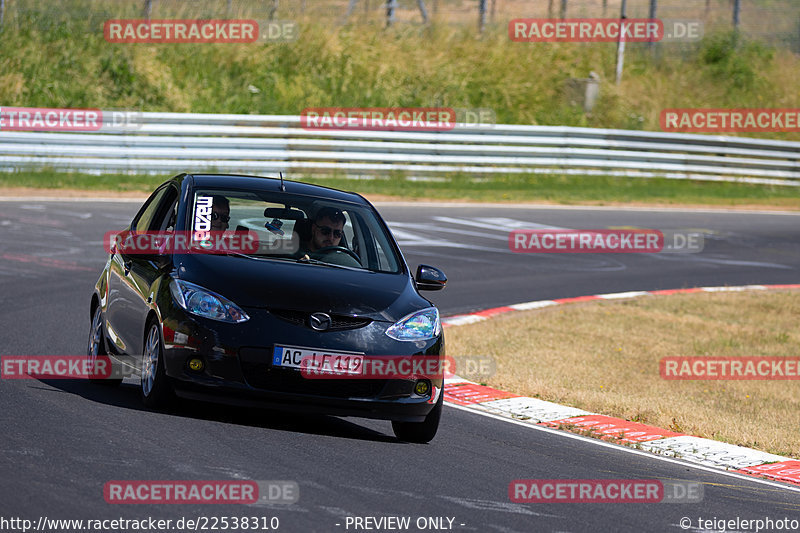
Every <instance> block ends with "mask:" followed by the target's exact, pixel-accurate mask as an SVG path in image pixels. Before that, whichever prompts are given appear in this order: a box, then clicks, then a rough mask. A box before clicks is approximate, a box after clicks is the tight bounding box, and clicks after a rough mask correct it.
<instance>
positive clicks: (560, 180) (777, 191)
mask: <svg viewBox="0 0 800 533" xmlns="http://www.w3.org/2000/svg"><path fill="white" fill-rule="evenodd" d="M169 176H170V175H169V174H164V175H157V176H145V175H127V174H107V175H99V176H98V175H93V174H82V173H64V172H55V171H48V170H44V171H19V172H6V173H0V195H2V191H3V189H4V188H6V189H8V188H12V187H31V188H35V189H85V190H87V191H96V192H106V191H108V192H127V191H138V192H142V193H149V192H151V191H152V190H153V189H154V188H155V187H156V186H157V185H158V184H160V183H162V182H163V181H164V180H166V179H167V178H168V177H169ZM299 181H305V182H308V183H317V184H320V185H324V186H326V187H333V188H336V189H343V190H349V191H357V192H359V193H361V194H365V195H367V196H378V195H380V196H385V197H392V198H402V199H408V200H445V201H447V200H453V201H456V200H463V201H473V202H539V203H555V204H584V205H622V204H629V205H636V204H641V205H674V206H712V207H757V208H767V209H775V208H778V209H788V210H797V209H800V191H798V189H797V187H786V186H770V185H749V184H745V183H727V182H714V183H712V182H697V181H685V180H671V179H664V178H619V177H598V176H556V175H551V176H545V175H536V176H532V175H515V174H511V175H500V176H494V177H492V178H475V177H474V176H463V175H452V176H448V177H446V178H445V179H444V181H409V180H407V179H405V178H404V177H402V176H395V177H390V178H382V179H370V180H365V179H348V178H345V177H335V176H333V177H303V178H300V179H299Z"/></svg>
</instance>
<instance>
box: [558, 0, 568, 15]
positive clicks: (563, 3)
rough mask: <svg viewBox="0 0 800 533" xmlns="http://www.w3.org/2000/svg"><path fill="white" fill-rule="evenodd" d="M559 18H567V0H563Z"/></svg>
mask: <svg viewBox="0 0 800 533" xmlns="http://www.w3.org/2000/svg"><path fill="white" fill-rule="evenodd" d="M558 18H561V19H565V18H567V0H561V10H560V12H559V15H558Z"/></svg>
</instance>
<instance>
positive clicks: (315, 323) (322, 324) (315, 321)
mask: <svg viewBox="0 0 800 533" xmlns="http://www.w3.org/2000/svg"><path fill="white" fill-rule="evenodd" d="M308 324H309V325H310V326H311V329H314V330H317V331H325V330H326V329H328V328H330V327H331V317H330V316H329V315H327V314H325V313H314V314H312V315H311V316H309V317H308Z"/></svg>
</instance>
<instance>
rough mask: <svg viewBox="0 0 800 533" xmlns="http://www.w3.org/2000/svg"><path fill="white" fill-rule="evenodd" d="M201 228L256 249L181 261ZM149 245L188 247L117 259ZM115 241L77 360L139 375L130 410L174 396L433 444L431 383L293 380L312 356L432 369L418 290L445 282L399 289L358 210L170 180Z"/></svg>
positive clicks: (224, 181) (404, 279)
mask: <svg viewBox="0 0 800 533" xmlns="http://www.w3.org/2000/svg"><path fill="white" fill-rule="evenodd" d="M209 230H218V233H220V234H222V235H224V236H225V237H228V236H236V235H238V236H241V235H245V236H249V237H252V238H253V239H252V241H253V242H257V245H256V246H255V247H254V248H253V247H251V248H250V249H248V250H246V251H242V250H241V249H236V250H234V249H227V248H226V247H224V246H223V247H222V250H220V249H215V252H214V253H194V252H195V250H193V249H192V247H193V246H194V244H197V245H198V246H197V247H198V250H196V251H198V252H202V250H200V248H202V246H203V245H204V242H203V241H202V236H203V234H204V232H208V231H209ZM152 232H159V234H162V235H170V234H175V235H180V234H184V235H189V239H190V240H191V239H195V238H198V239H199V241H198V243H193V244H190V246H189V248H186V249H183V248H182V249H178V248H174V249H172V248H170V249H167V248H164V249H155V250H151V251H149V252H147V253H141V250H138V252H139V253H129V252H130V249H129V248H125V247H124V246H121V245H120V243H122V242H124V241H125V239H126V238H127V239H130V238H131V237H136V236H139V235H147V234H150V233H152ZM198 235H200V237H197V236H198ZM114 242H115V243H116V244H114V245H111V246H109V247H108V248H109V251H110V254H109V257H108V260H107V262H106V265H105V268H104V269H103V272H102V274H101V275H100V279H98V281H97V284H96V286H95V288H94V291H93V294H92V298H91V306H90V316H91V329H90V332H89V343H88V357H89V358H90V359H91V360H93V361H96V360H97V358H98V356H105V355H108V356H109V358H110V359H111V360H112V361H114V362H115V363H118V364H121V365H122V367H124V368H126V369H127V370H126V372H125V374H124V375H128V372H130V373H137V374H140V375H141V397H142V400H143V402H144V404H145V405H147V406H149V407H161V406H163V405H165V404H166V403H168V402H169V401H170V400H171V399H172V398H174V396H178V397H181V398H183V399H186V400H189V401H214V402H223V403H229V404H233V405H253V406H268V407H278V408H280V409H287V410H298V411H305V412H314V413H322V414H329V415H335V416H359V417H366V418H378V419H386V420H391V421H392V427H393V429H394V432H395V435H396V436H397V437H398V438H399V439H401V440H404V441H409V442H428V441H430V440H431V439H432V438H433V437H434V435H435V434H436V431H437V428H438V425H439V418H440V415H441V411H442V402H443V394H442V392H443V390H442V389H443V379H442V375H441V374H438V375H434V376H424V377H423V378H421V379H410V378H408V377H406V376H400V377H398V378H396V379H395V378H393V377H391V376H389V377H386V376H380V379H378V378H374V379H373V378H369V379H366V378H365V377H364V376H357V377H356V376H352V377H353V379H350V377H351V376H350V375H348V374H344V375H339V376H337V379H311V378H310V377H309V376H308V375H307V374H305V373H304V372H303V371H301V366H302V365H301V364H300V362H301V360H308V359H309V358H311V359H313V358H315V357H317V356H319V355H321V354H333V355H339V356H341V357H344V358H348V359H350V360H356V359H358V358H359V357H374V358H380V357H395V356H403V357H408V358H411V359H413V358H425V359H428V360H429V359H432V358H434V359H435V358H438V360H440V361H441V359H442V358H443V357H444V334H443V331H442V326H441V322H440V318H439V312H438V310H437V309H436V307H435V306H433V304H432V303H431V302H430V301H428V300H427V299H425V298H423V297H422V296H420V294H419V291H421V290H437V289H441V288H443V287H444V285H445V283H446V278H445V275H444V274H443V273H442V272H441V271H440V270H438V269H436V268H434V267H430V266H427V265H420V266H419V267H418V269H417V271H416V275H415V276H412V275H411V272H410V271H409V268H408V265H407V264H406V262H405V260H404V258H403V256H402V254H401V252H400V249H399V248H398V246H397V243H396V242H395V240H394V238H393V237H392V234H391V232H390V231H389V229H388V228H387V226H386V223H385V222H384V221H383V219H382V218H381V217H380V215H379V214H378V212H377V211H376V210H375V208H374V207H373V206H372V205H371V204H370V203H369V202H368V201H367V200H366V199H364V198H363V197H362V196H360V195H358V194H354V193H348V192H343V191H338V190H334V189H329V188H325V187H320V186H315V185H310V184H305V183H299V182H292V181H285V180H283V179H276V178H263V177H255V176H233V175H197V174H195V175H189V174H181V175H178V176H175V177H174V178H172V179H170V180H168V181H167V182H165V183H164V184H162V185H161V186H159V187H158V188H157V189H156V190H155V192H153V194H152V195H151V196H150V198H149V199H148V200H147V201H146V202H145V204H144V205H143V206H142V207H141V209H140V210H139V212H138V213H137V215H136V216H135V218H134V219H133V221H132V222H131V224H130V227H128V228H127V229H125V230H124V231H122V232H121V233H120V234H119V236H118V238H117V239H116V240H115V241H114ZM176 242H177V241H176ZM118 366H119V365H118ZM121 378H122V375H120V374H115V375H114V376H112V377H111V378H109V379H104V380H101V381H103V382H105V383H112V384H116V383H119V382H121V380H122V379H121Z"/></svg>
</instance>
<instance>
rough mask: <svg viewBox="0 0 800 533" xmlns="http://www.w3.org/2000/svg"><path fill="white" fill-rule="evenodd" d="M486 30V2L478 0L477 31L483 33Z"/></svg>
mask: <svg viewBox="0 0 800 533" xmlns="http://www.w3.org/2000/svg"><path fill="white" fill-rule="evenodd" d="M484 28H486V0H480V2H479V3H478V31H479V32H481V33H483V30H484Z"/></svg>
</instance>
